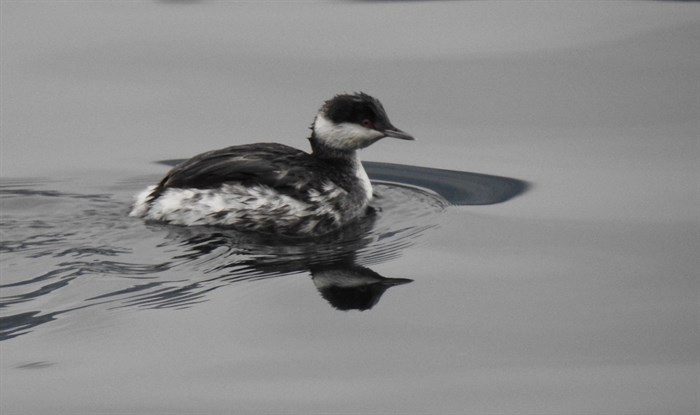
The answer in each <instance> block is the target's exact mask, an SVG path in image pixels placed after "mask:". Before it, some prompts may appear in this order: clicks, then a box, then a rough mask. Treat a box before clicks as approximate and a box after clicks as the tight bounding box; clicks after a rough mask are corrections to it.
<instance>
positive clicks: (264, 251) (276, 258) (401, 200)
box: [0, 177, 447, 340]
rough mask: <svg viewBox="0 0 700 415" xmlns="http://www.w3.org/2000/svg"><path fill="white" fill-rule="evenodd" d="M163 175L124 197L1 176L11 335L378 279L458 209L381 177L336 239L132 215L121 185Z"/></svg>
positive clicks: (5, 298)
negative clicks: (245, 294) (54, 324)
mask: <svg viewBox="0 0 700 415" xmlns="http://www.w3.org/2000/svg"><path fill="white" fill-rule="evenodd" d="M153 180H155V178H153V177H151V178H147V179H142V180H138V181H135V180H131V181H130V182H129V183H128V184H129V185H128V186H126V185H124V184H123V183H122V184H117V185H115V186H113V187H112V188H111V189H112V190H114V189H118V190H117V191H118V192H119V194H89V193H86V194H82V193H77V192H75V193H74V192H66V191H59V190H55V188H56V187H61V186H54V183H52V182H47V181H32V180H14V181H3V182H0V204H1V205H0V208H1V210H2V222H1V223H0V230H1V231H2V235H3V236H2V241H0V254H2V258H3V261H2V272H1V273H0V290H1V293H0V340H4V339H9V338H12V337H15V336H19V335H22V334H25V333H28V332H31V331H33V330H36V329H37V327H39V326H41V325H44V324H46V323H49V322H51V321H53V320H55V319H58V318H62V317H65V316H69V315H70V314H71V312H73V311H75V310H78V309H83V308H86V307H95V306H102V307H103V308H105V309H111V308H121V307H142V308H183V307H191V306H193V305H194V304H197V303H199V302H202V301H206V300H207V294H208V293H209V292H211V291H212V290H215V289H217V288H219V287H222V286H226V285H230V284H232V283H236V282H241V281H250V280H257V279H264V278H271V277H279V276H283V275H289V274H299V273H307V274H313V273H314V272H315V273H316V274H319V275H320V274H322V271H323V270H325V269H338V268H341V269H347V270H359V271H357V272H360V273H363V274H365V275H369V274H372V273H371V271H370V270H368V269H366V268H364V267H362V265H364V266H368V265H373V264H378V263H381V262H384V261H388V260H391V259H392V258H395V257H397V256H399V255H401V252H402V251H403V250H405V249H406V248H408V247H410V246H411V245H412V244H414V243H415V242H416V240H417V238H418V237H419V236H420V235H421V234H422V233H423V232H425V231H426V230H428V229H430V228H431V227H434V226H436V225H435V223H436V218H437V216H436V215H437V214H439V212H441V211H442V210H443V209H445V207H446V206H447V202H445V201H444V200H443V199H442V198H441V197H440V196H437V195H436V194H434V193H432V192H430V191H428V190H424V189H419V188H415V187H410V186H401V185H395V184H381V183H379V184H377V185H376V187H375V192H376V198H375V200H374V202H373V205H372V206H373V209H374V213H373V214H371V215H369V216H368V217H367V218H365V219H363V220H362V221H359V222H358V223H356V224H353V225H352V226H349V227H347V228H346V229H345V230H344V231H343V232H340V233H337V234H333V235H329V236H327V237H323V238H317V239H314V240H285V239H277V238H270V237H262V236H256V235H250V234H242V233H239V232H235V231H231V230H222V229H217V228H207V227H177V226H167V225H153V224H148V225H147V224H144V223H143V222H141V221H140V220H137V219H134V218H129V217H128V216H127V212H128V210H129V196H128V195H127V193H125V189H121V188H127V187H128V188H130V190H129V191H128V194H132V193H135V192H136V191H137V190H138V189H139V188H141V187H145V185H146V184H148V183H150V182H152V181H153ZM134 182H137V183H134ZM138 182H141V183H138ZM316 274H314V275H316ZM372 275H373V277H372V278H374V279H375V280H376V278H381V276H376V278H375V277H374V275H376V273H374V274H372ZM404 282H405V280H404ZM379 295H381V294H379ZM377 298H378V297H377ZM376 300H377V299H374V300H372V301H374V302H376ZM370 302H371V301H370Z"/></svg>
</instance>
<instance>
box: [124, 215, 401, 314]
mask: <svg viewBox="0 0 700 415" xmlns="http://www.w3.org/2000/svg"><path fill="white" fill-rule="evenodd" d="M375 221H376V212H374V211H370V212H369V213H368V215H366V216H365V217H364V218H362V220H358V221H357V222H356V223H353V224H351V225H350V226H347V227H345V228H343V229H342V230H340V231H338V232H335V233H332V234H329V235H324V236H322V237H316V238H313V239H291V238H280V237H279V236H273V235H261V234H250V233H241V232H239V231H236V230H228V229H221V228H210V227H178V226H169V227H168V231H169V235H168V237H169V239H171V238H172V239H176V240H177V241H179V245H181V246H182V247H186V248H187V249H186V250H185V252H183V253H180V254H179V255H177V256H176V259H178V260H181V261H185V262H191V261H195V260H198V259H200V258H202V257H204V256H206V255H213V254H216V255H217V259H218V261H219V262H220V264H219V265H218V266H216V267H215V268H214V269H213V271H216V274H217V276H216V277H215V278H211V279H204V280H202V279H197V280H195V281H197V282H195V283H193V284H191V285H190V286H188V287H179V288H178V289H177V290H167V291H160V292H159V293H158V294H155V295H153V294H151V295H150V296H149V298H148V299H146V298H141V299H139V300H137V301H133V302H132V304H140V305H142V306H148V305H149V304H150V305H151V306H156V304H158V305H157V307H162V306H164V305H166V304H167V306H174V305H182V304H183V301H184V302H197V300H202V298H201V297H202V296H203V294H204V293H206V292H208V291H210V289H207V287H208V286H210V285H212V283H214V282H217V283H222V282H227V283H228V282H236V281H242V280H258V279H266V278H273V277H280V276H284V275H289V274H297V273H300V272H306V273H309V274H310V275H311V280H312V282H313V284H314V285H315V286H316V289H317V290H318V292H319V294H320V295H321V297H323V298H324V299H325V300H326V301H328V303H329V304H330V305H331V306H333V307H334V308H336V309H338V310H344V311H346V310H369V309H371V308H372V307H373V306H375V305H376V304H377V303H378V302H379V300H380V298H381V297H382V295H383V294H384V292H385V291H386V290H387V289H389V288H390V287H393V286H396V285H401V284H406V283H409V282H412V280H410V279H405V278H385V277H383V276H382V275H379V274H378V273H376V272H375V271H373V270H371V269H369V268H367V267H364V266H360V265H358V264H357V256H358V253H360V252H362V253H363V256H364V257H367V258H372V253H371V252H369V253H367V254H365V253H364V252H365V248H367V247H368V246H370V245H371V244H372V243H373V242H375V241H376V240H377V239H378V238H381V236H382V235H380V234H376V233H373V232H372V230H373V227H374V224H375ZM158 228H160V229H162V226H158ZM384 254H386V253H384ZM222 257H223V258H225V259H226V260H224V261H221V260H220V259H221V258H222ZM134 300H135V299H134Z"/></svg>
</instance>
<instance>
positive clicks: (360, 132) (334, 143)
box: [314, 115, 384, 150]
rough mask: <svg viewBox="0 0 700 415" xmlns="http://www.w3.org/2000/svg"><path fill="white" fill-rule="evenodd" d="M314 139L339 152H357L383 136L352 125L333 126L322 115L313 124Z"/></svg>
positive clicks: (374, 131)
mask: <svg viewBox="0 0 700 415" xmlns="http://www.w3.org/2000/svg"><path fill="white" fill-rule="evenodd" d="M314 132H315V133H316V138H318V139H319V141H321V142H323V143H324V144H326V145H328V146H329V147H332V148H336V149H339V150H358V149H361V148H365V147H367V146H368V145H370V144H372V143H374V142H376V141H377V140H379V139H380V138H382V137H384V134H382V133H380V132H379V131H377V130H372V129H371V128H365V127H363V126H361V125H358V124H354V123H346V122H344V123H340V124H334V123H332V122H331V121H330V120H328V119H327V118H326V117H324V116H323V115H318V116H317V117H316V121H315V122H314Z"/></svg>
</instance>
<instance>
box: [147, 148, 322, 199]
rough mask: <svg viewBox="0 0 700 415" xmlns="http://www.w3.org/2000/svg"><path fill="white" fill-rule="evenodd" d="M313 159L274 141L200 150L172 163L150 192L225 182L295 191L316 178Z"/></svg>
mask: <svg viewBox="0 0 700 415" xmlns="http://www.w3.org/2000/svg"><path fill="white" fill-rule="evenodd" d="M316 164H318V162H317V161H316V159H314V158H313V157H311V156H310V155H309V154H308V153H305V152H303V151H301V150H297V149H295V148H293V147H289V146H285V145H282V144H276V143H260V144H247V145H242V146H233V147H227V148H224V149H221V150H214V151H209V152H207V153H202V154H200V155H197V156H195V157H192V158H191V159H189V160H187V161H185V162H183V163H181V164H179V165H177V166H175V167H174V168H173V169H172V170H170V172H169V173H168V174H167V175H166V176H165V177H164V178H163V180H161V181H160V183H159V184H158V186H157V187H156V189H155V190H154V191H153V193H152V194H151V199H155V198H157V197H158V196H160V194H161V193H162V192H163V191H164V190H166V189H168V188H172V187H174V188H197V189H211V188H217V187H219V186H221V185H222V184H225V183H229V184H230V183H242V184H245V185H253V184H262V185H266V186H269V187H273V188H275V189H278V190H279V191H281V192H283V193H288V194H290V195H294V193H295V190H296V191H298V189H299V188H301V187H304V186H306V185H308V184H309V183H310V182H312V181H314V180H319V178H318V176H317V175H314V174H313V171H314V170H317V169H314V167H316V166H315V165H316Z"/></svg>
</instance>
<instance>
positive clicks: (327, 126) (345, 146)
mask: <svg viewBox="0 0 700 415" xmlns="http://www.w3.org/2000/svg"><path fill="white" fill-rule="evenodd" d="M383 137H395V138H400V139H404V140H413V137H412V136H411V135H409V134H407V133H405V132H403V131H401V130H399V129H397V128H396V127H394V126H393V125H392V124H391V122H390V121H389V118H388V117H387V115H386V112H385V111H384V107H383V106H382V104H381V103H380V102H379V100H377V99H375V98H373V97H371V96H369V95H367V94H364V93H356V94H342V95H337V96H335V97H333V98H332V99H330V100H328V101H326V102H325V103H324V105H323V106H322V107H321V109H320V110H319V112H318V114H317V115H316V117H315V119H314V122H313V124H312V125H311V136H310V137H309V141H310V142H311V149H312V152H311V154H309V153H306V152H304V151H301V150H297V149H295V148H292V147H289V146H285V145H282V144H276V143H259V144H247V145H240V146H233V147H227V148H224V149H221V150H214V151H209V152H207V153H203V154H200V155H197V156H195V157H192V158H191V159H189V160H187V161H185V162H183V163H181V164H179V165H178V166H175V167H174V168H173V169H172V170H170V172H169V173H168V174H167V175H166V176H165V177H164V178H163V179H162V180H161V181H160V183H158V184H157V185H155V186H150V187H148V188H147V189H146V190H144V191H143V192H141V193H140V194H139V195H137V196H136V201H135V203H134V207H133V209H132V211H131V213H130V215H131V216H137V217H141V218H143V219H146V220H150V221H160V222H166V223H171V224H175V225H218V226H227V227H233V228H235V229H239V230H243V231H255V232H262V233H273V234H281V235H287V236H315V235H322V234H326V233H328V232H331V231H334V230H336V229H339V228H340V227H342V226H344V225H346V224H348V223H350V222H352V221H353V220H355V219H357V218H358V217H360V216H362V215H363V214H364V213H365V211H366V210H367V206H368V204H369V201H370V200H371V199H372V185H371V183H370V181H369V178H368V177H367V173H366V172H365V169H364V168H363V167H362V163H361V162H360V159H359V158H358V156H357V150H359V149H362V148H365V147H367V146H369V145H371V144H372V143H374V142H376V141H377V140H379V139H381V138H383Z"/></svg>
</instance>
